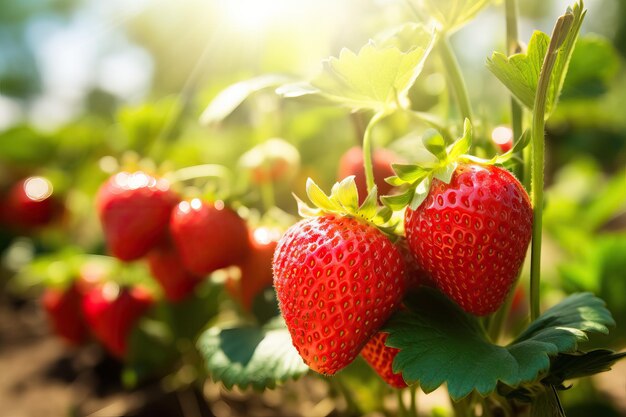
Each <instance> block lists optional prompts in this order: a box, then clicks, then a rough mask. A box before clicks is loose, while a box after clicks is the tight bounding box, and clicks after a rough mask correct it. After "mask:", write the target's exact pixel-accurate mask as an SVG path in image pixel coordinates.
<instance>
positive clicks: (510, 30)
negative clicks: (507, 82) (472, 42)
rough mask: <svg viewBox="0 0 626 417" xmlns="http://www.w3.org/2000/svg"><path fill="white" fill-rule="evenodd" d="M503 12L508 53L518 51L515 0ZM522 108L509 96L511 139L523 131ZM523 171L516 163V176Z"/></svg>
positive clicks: (519, 153)
mask: <svg viewBox="0 0 626 417" xmlns="http://www.w3.org/2000/svg"><path fill="white" fill-rule="evenodd" d="M504 13H505V16H506V44H507V52H508V54H509V55H512V54H516V53H518V52H520V44H519V40H518V30H517V0H505V2H504ZM522 121H523V110H522V106H521V105H520V104H519V103H518V102H517V100H515V99H514V98H513V97H511V125H512V128H513V140H519V138H520V137H521V136H522V131H523V125H522ZM517 157H518V158H520V159H521V160H522V161H524V156H523V153H522V151H519V152H518V153H517ZM523 173H524V164H523V163H522V164H521V165H519V164H518V165H516V166H515V169H514V174H515V176H516V177H517V178H519V179H522V178H523V177H522V175H523Z"/></svg>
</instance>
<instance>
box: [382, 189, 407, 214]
mask: <svg viewBox="0 0 626 417" xmlns="http://www.w3.org/2000/svg"><path fill="white" fill-rule="evenodd" d="M414 195H415V188H414V187H410V188H408V189H407V190H405V191H404V192H403V193H401V194H396V195H385V196H382V197H381V198H380V200H381V201H382V202H383V204H384V205H385V206H387V207H389V208H390V209H391V210H393V211H399V210H402V209H403V208H405V207H406V206H408V205H409V203H411V201H412V200H413V196H414Z"/></svg>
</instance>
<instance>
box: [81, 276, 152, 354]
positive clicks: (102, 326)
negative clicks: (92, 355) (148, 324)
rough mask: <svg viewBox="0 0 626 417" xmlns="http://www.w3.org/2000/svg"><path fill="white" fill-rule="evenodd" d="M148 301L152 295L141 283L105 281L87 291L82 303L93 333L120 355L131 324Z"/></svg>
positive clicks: (141, 314)
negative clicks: (126, 285)
mask: <svg viewBox="0 0 626 417" xmlns="http://www.w3.org/2000/svg"><path fill="white" fill-rule="evenodd" d="M152 304H153V299H152V296H151V295H150V294H149V293H148V292H147V291H146V290H144V289H143V288H141V287H130V288H119V287H117V285H115V284H113V283H107V284H104V285H99V286H97V287H94V288H92V289H91V290H90V291H89V292H87V293H86V294H85V296H84V297H83V304H82V307H83V314H84V315H85V321H86V322H87V324H88V325H89V328H90V329H91V331H92V333H93V335H94V337H95V338H96V339H98V340H99V341H100V342H101V343H102V344H103V345H104V347H105V348H106V349H107V350H108V351H109V352H111V353H112V354H113V355H115V356H117V357H118V358H123V357H124V356H125V355H126V350H127V344H128V337H129V336H130V333H131V331H132V330H133V327H134V326H135V325H136V324H137V321H138V320H139V319H140V318H141V316H143V315H144V313H145V312H146V311H147V310H148V309H149V308H150V307H151V306H152Z"/></svg>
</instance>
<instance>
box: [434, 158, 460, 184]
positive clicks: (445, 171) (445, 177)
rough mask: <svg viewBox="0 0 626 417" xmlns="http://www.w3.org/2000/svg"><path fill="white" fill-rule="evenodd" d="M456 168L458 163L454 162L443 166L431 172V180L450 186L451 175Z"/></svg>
mask: <svg viewBox="0 0 626 417" xmlns="http://www.w3.org/2000/svg"><path fill="white" fill-rule="evenodd" d="M457 166H458V163H456V162H451V163H448V164H445V165H444V166H442V167H440V168H438V169H436V170H435V171H434V172H433V178H437V179H438V180H439V181H441V182H443V183H445V184H450V181H452V175H453V174H454V171H455V170H456V167H457Z"/></svg>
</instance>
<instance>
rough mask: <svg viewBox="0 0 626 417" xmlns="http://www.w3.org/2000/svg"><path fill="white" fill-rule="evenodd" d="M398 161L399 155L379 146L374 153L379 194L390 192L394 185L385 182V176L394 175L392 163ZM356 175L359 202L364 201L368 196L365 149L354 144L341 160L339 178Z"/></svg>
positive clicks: (373, 165)
mask: <svg viewBox="0 0 626 417" xmlns="http://www.w3.org/2000/svg"><path fill="white" fill-rule="evenodd" d="M395 162H398V156H397V155H396V154H394V153H393V152H391V151H389V150H387V149H383V148H378V149H375V150H374V152H373V153H372V168H373V170H374V183H375V184H376V186H377V187H378V194H379V195H385V194H389V192H390V191H391V188H392V186H391V185H390V184H388V183H386V182H385V178H387V177H390V176H392V175H394V172H393V169H391V164H392V163H395ZM350 175H354V176H355V177H356V178H355V182H356V186H357V190H358V193H359V203H363V201H364V200H365V197H366V196H367V185H366V183H365V168H364V166H363V149H362V148H361V147H359V146H354V147H352V148H350V149H348V150H347V151H346V152H345V153H344V154H343V155H342V156H341V159H340V160H339V171H338V173H337V176H338V177H339V178H338V179H339V180H341V179H342V178H345V177H348V176H350Z"/></svg>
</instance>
